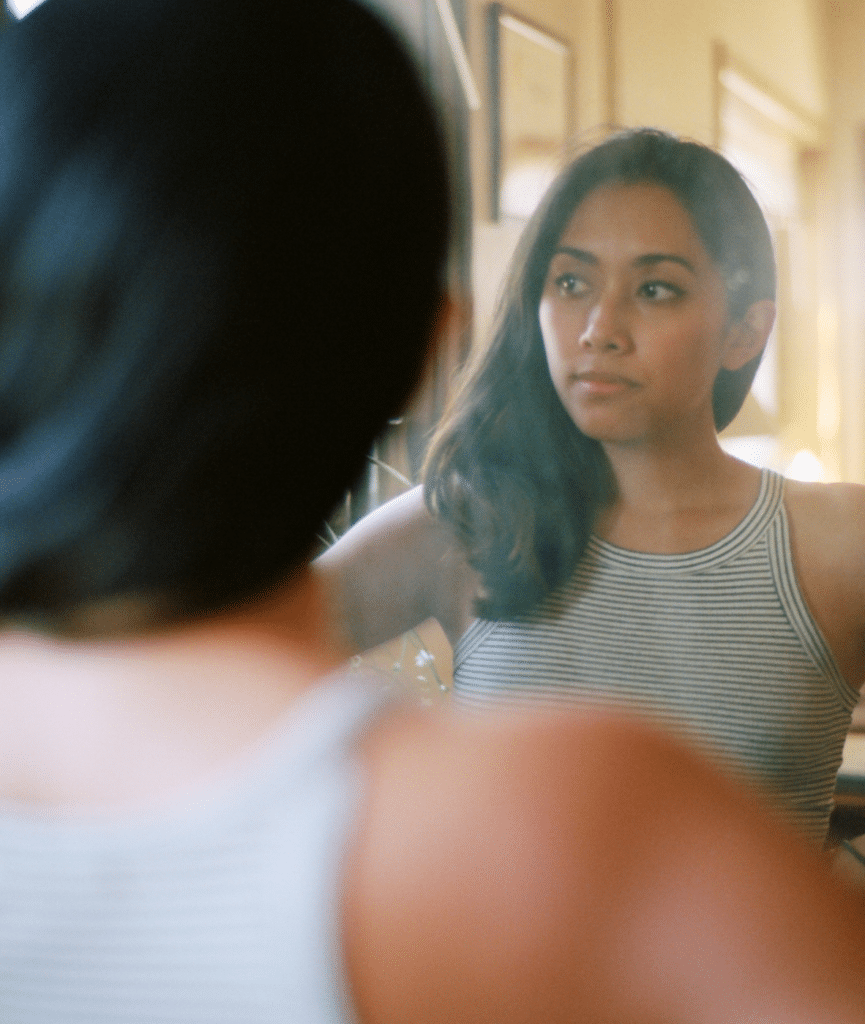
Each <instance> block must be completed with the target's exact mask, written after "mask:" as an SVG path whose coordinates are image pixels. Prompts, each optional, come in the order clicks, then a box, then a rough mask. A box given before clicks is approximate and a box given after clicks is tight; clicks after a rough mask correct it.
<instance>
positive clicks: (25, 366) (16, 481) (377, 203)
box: [0, 0, 865, 1024]
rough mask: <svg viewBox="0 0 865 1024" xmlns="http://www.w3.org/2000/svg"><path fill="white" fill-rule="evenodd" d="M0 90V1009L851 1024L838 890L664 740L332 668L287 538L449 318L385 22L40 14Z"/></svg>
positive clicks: (154, 3)
mask: <svg viewBox="0 0 865 1024" xmlns="http://www.w3.org/2000/svg"><path fill="white" fill-rule="evenodd" d="M265 6H266V7H267V9H266V10H265ZM0 110H2V116H0V132H2V135H3V151H4V154H5V160H4V163H3V166H2V169H0V241H2V244H0V268H2V269H0V294H2V301H0V367H2V375H0V388H2V399H0V545H2V546H0V552H2V555H0V610H2V616H3V620H4V624H5V625H4V631H3V634H2V638H0V798H2V808H0V1019H2V1020H3V1022H4V1024H19V1022H27V1024H34V1022H43V1021H44V1022H47V1021H51V1022H52V1024H56V1022H61V1021H63V1022H65V1021H82V1022H83V1021H86V1022H87V1024H96V1022H99V1021H111V1022H112V1024H118V1022H123V1021H130V1022H131V1021H147V1022H148V1024H158V1022H162V1021H166V1022H167V1021H184V1022H196V1021H199V1022H202V1024H204V1022H207V1024H216V1022H220V1021H225V1022H229V1021H230V1022H238V1024H240V1022H243V1024H254V1022H258V1021H262V1022H263V1021H269V1022H275V1021H296V1022H298V1024H300V1022H303V1024H315V1022H327V1024H340V1022H350V1021H359V1022H363V1024H385V1022H391V1024H406V1022H408V1021H411V1022H413V1024H423V1022H425V1021H430V1022H432V1021H435V1022H441V1021H448V1022H468V1021H471V1022H477V1024H480V1022H489V1024H494V1022H495V1024H500V1022H506V1021H507V1022H520V1021H525V1022H528V1021H533V1022H536V1021H539V1020H541V1021H544V1022H548V1024H554V1022H557V1021H613V1020H615V1021H634V1022H640V1021H645V1022H650V1021H651V1022H654V1021H659V1020H699V1021H705V1022H713V1021H718V1022H722V1021H723V1022H729V1021H731V1020H735V1021H760V1022H766V1021H778V1022H789V1024H792V1022H796V1024H805V1022H808V1024H812V1022H815V1021H833V1022H843V1024H848V1022H863V1021H865V958H863V944H865V911H863V908H862V907H861V905H860V903H859V902H858V901H857V898H856V897H854V896H853V894H851V893H850V892H847V891H845V890H844V889H842V888H840V887H839V886H838V885H836V884H835V883H834V882H833V881H832V880H831V879H830V878H829V877H828V876H827V875H826V874H825V873H824V872H823V870H822V869H821V865H820V863H819V860H818V857H817V855H816V854H814V853H812V852H811V851H809V850H808V849H806V848H804V847H803V846H802V845H801V844H800V842H799V841H797V840H796V838H795V837H794V836H793V834H792V833H791V832H789V831H788V830H787V829H786V827H785V826H784V825H782V824H781V823H780V822H777V821H776V820H775V819H774V818H772V817H770V816H769V815H768V813H767V812H765V811H764V810H763V809H762V808H761V807H760V806H759V805H758V803H757V802H756V800H755V799H753V798H752V797H751V796H749V795H748V794H746V793H744V792H740V791H738V790H736V789H734V788H732V787H731V786H730V785H729V784H727V783H726V782H724V781H723V780H722V779H721V777H720V776H718V775H717V774H716V773H715V772H714V771H713V770H712V769H711V768H709V767H707V766H705V765H704V764H703V763H702V762H701V761H700V760H699V759H698V758H696V757H695V756H693V755H691V754H690V753H689V752H687V751H686V750H684V749H681V748H680V747H678V746H677V745H675V744H674V743H672V742H671V741H668V740H666V739H664V738H663V737H662V736H659V735H656V734H655V733H653V732H651V731H649V730H647V729H646V728H645V727H643V726H640V725H638V724H636V723H633V722H630V721H628V720H625V719H617V718H615V717H612V716H590V715H582V716H579V715H576V714H573V715H570V716H564V715H563V716H561V717H544V716H541V715H535V716H523V717H519V718H508V717H498V718H481V719H478V720H472V721H457V720H452V719H450V718H448V717H447V716H440V717H433V716H427V715H424V714H421V713H419V712H416V711H413V710H408V709H401V708H398V707H395V706H393V705H391V704H389V703H388V702H387V699H386V698H385V697H383V696H382V694H381V693H380V691H379V690H378V689H377V687H376V685H375V683H374V682H372V681H370V680H365V679H364V678H362V677H360V676H357V675H353V676H349V675H345V674H344V673H340V672H339V671H338V665H339V658H340V655H339V652H338V649H337V647H336V646H335V645H334V644H333V642H332V640H331V634H332V632H333V630H332V629H331V628H330V626H329V624H328V623H327V621H326V619H325V617H324V615H323V613H322V610H321V602H320V600H319V595H318V593H317V590H316V584H315V582H314V581H313V579H312V577H311V575H310V573H309V572H308V569H307V560H308V557H309V555H310V552H311V549H312V547H313V543H314V536H315V532H316V529H317V526H318V523H319V522H320V520H321V519H322V518H323V517H324V516H325V515H326V514H327V512H328V511H329V510H330V509H331V507H332V506H333V505H334V504H335V503H336V501H337V499H338V497H339V495H340V493H341V491H342V490H343V488H344V487H345V486H346V485H347V484H348V483H349V482H350V481H351V480H352V479H353V478H354V476H355V475H356V474H357V472H358V470H359V468H360V467H361V465H362V463H363V459H364V455H365V452H366V451H367V449H368V447H369V445H370V444H371V442H372V440H373V438H374V437H375V436H376V434H377V433H378V432H379V430H380V429H381V427H382V426H383V424H384V423H385V422H386V420H387V418H388V417H389V416H391V415H393V414H394V413H395V412H396V411H397V410H398V409H399V408H400V406H401V405H402V404H403V403H404V401H405V400H406V398H407V396H408V394H409V393H410V391H411V388H412V387H413V385H414V383H415V382H416V380H417V377H418V375H419V372H420V369H421V366H422V363H423V360H424V357H425V351H426V349H427V348H428V346H429V343H430V339H431V338H433V337H434V335H435V333H436V330H437V323H438V322H439V321H440V319H441V317H442V314H443V300H442V295H441V281H442V266H443V262H444V258H445V251H446V245H447V220H448V204H449V199H448V193H447V184H446V174H445V169H444V162H443V158H442V154H441V148H440V144H439V141H438V137H437V133H436V127H435V123H434V119H433V117H432V114H431V113H430V111H429V108H428V106H427V104H426V101H425V100H424V99H423V97H422V95H421V92H420V90H419V87H418V85H417V83H416V81H415V78H414V74H413V72H412V70H411V68H410V66H409V63H408V62H407V60H406V59H405V57H404V56H403V55H402V53H401V51H400V50H399V48H398V47H397V46H396V45H395V44H394V42H393V41H392V40H391V39H390V37H389V36H388V35H387V33H386V32H385V31H384V30H383V29H382V28H380V27H379V26H378V24H377V23H376V22H375V21H374V20H373V19H372V18H371V17H370V16H369V15H367V14H365V13H364V12H363V11H362V10H361V9H359V8H357V7H355V6H354V5H353V4H351V3H349V2H346V0H317V2H316V3H310V4H299V5H288V4H285V5H281V7H278V8H271V7H270V5H252V6H251V7H247V8H236V7H235V6H234V5H229V4H226V3H222V2H219V0H217V2H213V0H211V2H209V3H206V4H205V3H203V2H193V0H172V2H168V0H129V2H126V3H122V4H120V3H116V2H109V0H101V2H99V0H48V2H47V3H46V4H45V5H44V6H43V7H41V8H39V9H38V10H37V11H36V12H35V13H34V14H32V15H31V16H30V17H29V18H28V19H26V20H25V21H24V22H23V23H22V24H21V25H19V26H16V27H15V28H13V29H11V30H10V31H9V32H7V34H6V35H5V36H4V38H3V40H2V43H0ZM286 608H288V609H289V611H288V613H286Z"/></svg>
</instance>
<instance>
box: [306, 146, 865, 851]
mask: <svg viewBox="0 0 865 1024" xmlns="http://www.w3.org/2000/svg"><path fill="white" fill-rule="evenodd" d="M774 292H775V275H774V262H773V256H772V246H771V240H770V237H769V232H768V228H767V226H766V223H765V220H764V219H763V216H762V214H761V212H760V210H759V207H758V206H757V204H756V202H755V201H754V199H753V197H752V195H751V193H750V191H749V190H748V188H747V186H746V185H745V183H744V182H743V180H742V179H741V177H740V176H739V174H738V173H737V172H736V171H735V170H734V169H733V168H732V167H731V165H730V164H729V163H727V161H726V160H724V159H723V158H722V157H720V156H719V155H718V154H716V153H714V152H713V151H712V150H710V149H708V148H706V147H704V146H700V145H698V144H695V143H691V142H683V141H680V140H678V139H676V138H674V137H672V136H670V135H667V134H665V133H663V132H659V131H653V130H645V129H644V130H636V131H629V132H624V133H622V134H620V135H617V136H613V137H612V138H610V139H608V140H607V141H606V142H604V143H602V144H601V145H599V146H597V147H596V148H594V149H592V150H590V151H589V152H587V153H586V154H584V155H583V156H581V157H579V158H578V159H577V160H575V161H574V163H573V164H571V166H570V167H568V168H567V169H566V170H565V171H564V172H563V173H562V174H561V176H560V177H559V179H558V180H557V182H556V183H555V184H554V185H553V187H552V189H551V191H550V193H549V195H548V196H547V197H546V200H545V202H544V203H543V205H542V207H541V208H540V210H539V211H538V212H537V214H536V215H535V217H534V219H533V220H532V221H531V222H530V224H529V225H528V227H527V229H526V233H525V236H524V238H523V240H522V243H521V247H520V250H519V251H518V253H517V256H516V259H515V261H514V266H513V269H512V271H511V275H510V279H509V283H508V286H507V288H506V291H505V293H504V298H503V300H502V303H501V308H500V310H499V314H498V320H497V327H496V330H495V334H494V337H493V340H492V343H491V345H490V347H489V349H487V350H486V351H485V352H484V353H483V355H482V356H481V358H480V359H479V360H478V361H477V362H476V364H475V365H474V366H472V367H470V369H469V371H468V373H467V375H466V379H465V380H464V381H463V383H462V385H461V387H460V389H459V391H458V393H457V395H456V397H455V399H454V401H453V404H452V407H451V409H450V411H449V413H448V415H447V416H446V417H445V420H444V423H443V424H442V426H441V427H440V429H439V431H438V433H437V435H436V437H435V439H434V441H433V444H432V448H431V451H430V454H429V457H428V461H427V465H426V469H425V479H426V484H425V488H424V492H423V494H422V493H421V491H420V490H417V491H414V492H412V493H411V494H409V495H407V496H405V497H404V498H401V499H399V500H398V501H396V502H394V503H393V504H392V505H391V506H388V507H386V508H384V509H382V510H381V511H379V512H377V513H376V514H374V515H373V516H370V517H369V519H368V521H364V522H363V523H362V524H360V526H359V527H357V528H356V529H355V530H354V531H352V532H350V533H349V534H348V535H347V537H346V538H345V539H344V540H343V541H341V542H340V543H338V544H337V545H336V546H335V547H334V548H333V549H332V550H331V551H329V552H328V553H327V554H326V555H325V556H324V557H323V558H322V559H321V563H320V564H321V568H322V573H323V576H324V578H325V579H327V580H328V581H329V585H330V586H331V590H332V592H333V593H334V594H335V595H336V600H337V601H338V602H339V603H340V607H341V609H342V610H343V616H344V621H345V622H346V623H347V632H348V639H349V643H350V644H353V645H354V646H355V647H357V648H360V649H363V648H365V647H369V646H372V645H373V644H375V643H377V642H380V641H381V640H384V639H386V638H387V637H388V636H389V635H390V634H392V633H396V632H398V631H400V630H403V629H406V628H409V627H412V626H414V625H416V624H417V623H418V622H421V621H423V620H424V619H426V618H429V617H430V616H432V617H435V618H437V619H438V621H439V622H440V623H441V625H442V627H443V628H444V630H445V632H446V633H447V635H448V637H449V639H450V640H451V643H452V644H453V645H454V693H455V695H456V697H457V699H458V701H459V702H460V703H461V704H463V705H468V706H486V705H489V704H495V705H524V704H533V703H543V704H545V705H547V706H550V705H552V706H556V707H561V706H564V705H567V704H581V705H585V704H593V705H598V704H600V705H607V706H614V707H628V708H632V709H634V710H638V711H640V712H642V713H646V714H649V715H650V716H652V717H654V718H655V719H656V720H659V721H661V722H662V723H663V724H665V725H667V726H669V727H671V728H673V729H676V730H678V731H680V732H683V733H684V734H685V735H686V736H688V737H689V738H690V739H691V740H693V741H695V742H697V743H699V744H700V745H702V746H704V747H705V748H706V749H707V750H709V751H711V752H712V753H713V755H714V756H716V757H717V758H718V759H719V760H720V761H721V762H722V763H723V764H724V765H726V766H727V767H729V768H731V769H733V770H734V771H736V772H737V773H738V774H740V775H742V776H744V777H745V778H747V779H749V780H750V781H752V782H755V783H757V784H758V785H759V786H760V787H761V788H763V789H764V790H767V791H768V792H770V793H771V794H772V796H773V798H774V799H775V800H776V801H777V802H778V803H779V804H780V806H782V807H783V808H784V809H785V810H786V812H787V813H788V814H789V816H790V817H791V818H792V819H793V820H794V821H795V822H797V824H799V825H800V826H801V827H802V828H804V829H805V830H806V831H807V832H808V833H809V834H810V835H812V836H813V837H814V838H815V839H818V840H822V839H823V838H825V835H826V829H827V826H828V820H829V813H830V810H831V801H832V793H833V789H834V780H835V775H836V772H837V770H838V767H839V765H840V762H841V751H842V746H843V742H844V737H845V735H846V732H847V728H848V726H849V722H850V714H851V711H852V708H853V706H854V704H855V702H856V699H857V691H858V689H859V686H860V685H861V683H862V680H863V678H865V515H863V513H865V491H863V489H862V488H859V487H854V486H848V485H833V486H823V485H808V484H799V483H792V482H790V483H786V484H785V483H784V481H783V480H782V479H781V478H780V477H779V476H777V475H776V474H774V473H770V472H763V473H760V472H759V471H758V470H757V469H755V468H753V467H751V466H749V465H746V464H744V463H742V462H739V461H738V460H736V459H734V458H732V457H731V456H729V455H727V454H725V453H724V452H723V451H722V449H721V447H720V445H719V442H718V438H717V431H718V430H720V429H722V428H723V427H724V426H726V425H727V424H728V423H729V422H730V421H731V420H732V419H733V417H734V416H735V414H736V413H737V412H738V410H739V408H740V407H741V404H742V402H743V401H744V398H745V395H746V393H747V391H748V388H749V386H750V383H751V381H752V379H753V377H754V374H755V372H756V369H757V365H758V363H759V360H760V356H761V354H762V351H763V348H764V346H765V343H766V340H767V338H768V335H769V332H770V330H771V327H772V323H773V319H774ZM371 613H373V614H374V623H373V622H371V621H370V619H369V616H370V614H371Z"/></svg>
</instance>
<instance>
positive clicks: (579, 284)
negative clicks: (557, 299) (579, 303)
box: [553, 274, 588, 295]
mask: <svg viewBox="0 0 865 1024" xmlns="http://www.w3.org/2000/svg"><path fill="white" fill-rule="evenodd" d="M553 283H554V284H555V286H556V291H557V292H558V293H559V294H560V295H582V294H583V293H584V292H585V291H586V290H587V289H588V285H587V284H586V282H585V281H584V280H583V278H581V277H580V276H579V275H578V274H559V275H558V277H556V278H555V279H554V282H553Z"/></svg>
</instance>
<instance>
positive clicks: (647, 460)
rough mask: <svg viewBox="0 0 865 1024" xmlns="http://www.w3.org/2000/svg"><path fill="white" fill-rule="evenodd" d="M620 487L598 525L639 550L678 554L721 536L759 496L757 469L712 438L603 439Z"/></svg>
mask: <svg viewBox="0 0 865 1024" xmlns="http://www.w3.org/2000/svg"><path fill="white" fill-rule="evenodd" d="M604 450H605V452H606V454H607V458H608V459H609V462H610V467H611V470H612V474H613V479H614V484H615V490H614V495H613V498H612V500H611V501H610V502H609V503H608V504H607V506H606V507H605V508H604V509H602V510H601V512H600V514H599V515H598V517H597V520H596V522H595V532H596V533H597V534H598V535H599V536H601V537H603V538H605V539H607V540H610V541H612V542H613V543H615V544H619V545H621V546H622V547H627V548H632V549H633V550H638V551H648V552H657V553H666V554H674V553H679V552H683V551H694V550H698V549H700V548H702V547H707V546H708V545H709V544H712V543H714V542H715V541H716V540H720V539H721V538H722V537H724V536H725V535H726V534H727V533H729V532H730V530H731V529H733V528H734V527H735V526H736V525H737V524H738V523H739V522H740V521H741V520H742V519H743V518H744V516H745V515H746V514H747V512H748V511H749V509H750V508H751V506H752V505H753V504H754V501H755V500H756V498H757V494H758V492H759V486H760V473H759V470H757V469H755V468H754V467H753V466H749V465H747V464H745V463H743V462H740V461H739V460H737V459H734V458H733V457H732V456H729V455H727V454H726V453H725V452H724V451H723V450H722V449H721V447H720V445H719V444H718V441H717V438H715V437H714V435H713V436H712V438H711V443H698V442H692V443H689V444H687V445H683V444H681V443H680V444H677V445H675V446H670V447H669V448H665V447H663V446H654V447H652V448H649V447H648V446H637V445H630V446H628V445H604Z"/></svg>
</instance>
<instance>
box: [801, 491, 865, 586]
mask: <svg viewBox="0 0 865 1024" xmlns="http://www.w3.org/2000/svg"><path fill="white" fill-rule="evenodd" d="M784 493H785V503H786V506H787V512H788V515H789V517H790V520H791V524H792V528H793V530H794V531H795V532H796V533H797V534H798V535H799V537H800V538H801V544H802V545H805V546H807V548H808V551H807V554H808V556H809V557H811V558H814V559H822V560H824V561H825V562H826V563H827V564H828V565H831V566H832V568H833V569H834V570H836V571H837V572H838V573H839V574H841V575H843V576H848V575H849V576H855V577H856V578H857V579H859V580H860V581H861V582H862V584H863V589H865V572H863V569H865V487H863V486H862V485H861V484H850V483H831V484H822V483H806V482H803V481H799V480H788V481H786V482H785V491H784Z"/></svg>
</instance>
